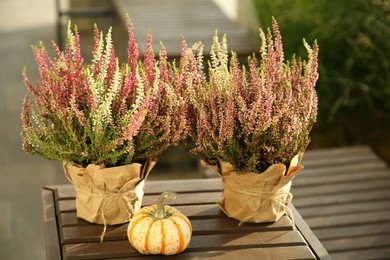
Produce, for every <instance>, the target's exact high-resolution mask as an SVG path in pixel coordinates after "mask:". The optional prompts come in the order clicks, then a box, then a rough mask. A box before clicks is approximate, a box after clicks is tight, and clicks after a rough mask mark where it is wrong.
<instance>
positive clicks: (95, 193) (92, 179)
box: [63, 159, 157, 225]
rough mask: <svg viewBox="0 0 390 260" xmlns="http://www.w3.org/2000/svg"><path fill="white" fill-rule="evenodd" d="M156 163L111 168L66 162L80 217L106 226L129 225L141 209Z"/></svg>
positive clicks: (151, 161) (149, 161) (64, 164)
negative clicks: (146, 183)
mask: <svg viewBox="0 0 390 260" xmlns="http://www.w3.org/2000/svg"><path fill="white" fill-rule="evenodd" d="M156 161H157V160H156V159H154V160H147V161H146V162H145V164H140V163H132V164H128V165H122V166H117V167H109V168H106V167H105V166H104V165H94V164H90V165H88V166H87V167H86V168H83V167H81V166H80V165H77V164H74V163H68V162H64V163H63V166H64V171H65V175H66V177H67V178H68V180H69V181H70V182H71V183H72V184H73V185H74V187H75V189H76V210H77V217H79V218H82V219H84V220H86V221H89V222H91V223H96V224H104V225H116V224H122V223H126V222H129V221H130V219H131V217H132V216H133V215H134V213H135V212H137V211H138V210H139V209H140V207H141V204H142V198H143V195H144V192H143V187H144V183H145V181H146V178H147V176H148V174H149V172H150V171H151V170H152V168H153V166H154V165H155V163H156Z"/></svg>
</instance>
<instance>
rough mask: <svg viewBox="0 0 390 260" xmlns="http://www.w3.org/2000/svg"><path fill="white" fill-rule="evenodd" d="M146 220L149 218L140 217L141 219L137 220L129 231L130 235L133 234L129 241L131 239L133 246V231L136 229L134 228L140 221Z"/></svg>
mask: <svg viewBox="0 0 390 260" xmlns="http://www.w3.org/2000/svg"><path fill="white" fill-rule="evenodd" d="M145 218H148V216H142V217H140V218H139V219H137V220H136V221H135V222H133V223H132V225H131V228H130V229H129V230H128V232H127V233H128V234H131V235H130V236H129V239H130V243H131V244H133V236H132V234H133V229H134V227H135V226H136V225H137V224H138V223H139V222H140V221H142V220H144V219H145Z"/></svg>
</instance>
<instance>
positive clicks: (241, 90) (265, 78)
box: [187, 20, 318, 172]
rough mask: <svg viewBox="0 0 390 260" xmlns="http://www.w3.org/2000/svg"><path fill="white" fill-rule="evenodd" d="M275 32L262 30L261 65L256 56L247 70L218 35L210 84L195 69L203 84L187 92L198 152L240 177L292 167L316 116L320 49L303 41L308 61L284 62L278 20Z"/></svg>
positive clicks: (193, 86)
mask: <svg viewBox="0 0 390 260" xmlns="http://www.w3.org/2000/svg"><path fill="white" fill-rule="evenodd" d="M272 31H273V34H272V32H271V30H268V33H267V34H265V33H264V32H263V31H262V30H261V29H260V37H261V40H262V45H261V48H260V55H261V60H260V61H258V60H257V59H256V57H255V54H254V55H253V57H249V58H248V66H247V68H246V67H245V66H241V65H240V64H239V62H238V59H237V57H236V54H235V53H232V56H231V59H230V61H229V57H228V49H227V40H226V36H224V37H223V38H222V41H221V42H219V40H218V35H217V33H216V34H215V36H214V39H213V46H212V48H211V53H210V58H211V61H210V62H209V68H208V80H205V77H204V75H202V72H201V71H200V70H196V73H198V74H199V75H198V76H196V77H197V78H202V79H203V80H202V81H203V82H201V83H199V84H191V85H190V86H189V87H188V91H187V92H188V95H189V97H190V100H191V104H192V106H193V109H195V111H196V116H197V120H196V124H195V125H194V127H193V129H192V133H191V136H192V138H193V140H194V142H195V146H196V148H195V150H194V151H195V152H197V153H200V154H201V155H202V156H203V159H205V160H206V161H208V162H209V163H216V162H217V161H218V160H221V161H226V162H230V163H231V164H233V166H234V167H235V169H236V170H237V171H238V172H262V171H264V170H266V168H268V167H269V166H270V165H272V164H274V163H284V164H286V165H288V164H289V163H290V161H291V159H292V158H293V157H294V156H295V155H296V154H298V153H299V152H303V151H304V150H305V149H306V148H307V145H308V143H309V141H310V137H309V133H310V131H311V128H312V126H313V124H314V123H315V121H316V115H317V95H316V91H315V84H316V81H317V78H318V73H317V66H318V62H317V56H318V46H317V44H316V42H315V43H314V44H313V46H312V47H310V46H309V45H308V44H307V43H306V42H305V41H304V45H305V47H306V49H307V51H308V56H309V60H308V61H302V60H301V59H298V60H296V59H295V57H293V58H292V59H291V61H287V62H285V61H284V54H283V45H282V37H281V35H280V32H279V28H278V25H277V23H276V21H275V20H273V24H272ZM273 36H274V37H273ZM191 59H193V58H190V60H191ZM193 77H194V76H193Z"/></svg>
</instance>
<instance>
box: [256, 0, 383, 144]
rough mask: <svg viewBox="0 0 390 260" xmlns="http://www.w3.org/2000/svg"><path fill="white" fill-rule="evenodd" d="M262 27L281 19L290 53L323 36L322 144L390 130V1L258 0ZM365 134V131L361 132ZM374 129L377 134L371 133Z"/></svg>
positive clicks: (318, 131) (317, 135)
mask: <svg viewBox="0 0 390 260" xmlns="http://www.w3.org/2000/svg"><path fill="white" fill-rule="evenodd" d="M254 3H255V6H256V9H257V12H258V17H259V22H260V24H261V26H262V27H266V26H270V21H271V19H270V18H271V16H273V17H275V19H276V20H278V23H279V26H280V31H281V33H282V35H283V42H284V48H285V53H286V56H287V57H288V56H289V55H293V53H292V52H291V50H294V51H297V55H302V53H304V51H305V50H304V49H303V48H302V44H301V39H302V38H305V39H306V40H307V41H309V42H311V41H313V40H314V39H317V40H318V44H319V45H320V46H321V50H320V53H319V73H320V77H319V81H318V84H317V91H318V98H319V114H318V119H317V120H318V123H317V124H316V126H315V127H314V129H313V135H312V136H313V140H314V141H316V142H319V143H320V145H344V144H351V143H362V142H367V141H369V139H370V138H372V137H373V134H374V133H377V132H381V133H382V134H384V133H385V132H384V131H387V130H383V129H386V128H389V126H390V118H389V116H388V113H389V112H390V51H389V50H390V26H389V25H390V2H389V1H384V0H354V1H336V0H330V1H329V0H316V1H304V0H296V1H283V0H274V1H266V0H254ZM363 132H364V134H362V133H363ZM370 133H372V134H370Z"/></svg>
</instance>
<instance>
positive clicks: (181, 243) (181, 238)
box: [169, 218, 184, 254]
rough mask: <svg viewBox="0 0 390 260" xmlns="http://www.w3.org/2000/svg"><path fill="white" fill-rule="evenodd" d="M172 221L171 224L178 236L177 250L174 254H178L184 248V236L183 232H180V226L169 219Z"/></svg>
mask: <svg viewBox="0 0 390 260" xmlns="http://www.w3.org/2000/svg"><path fill="white" fill-rule="evenodd" d="M169 220H171V221H172V223H173V224H174V225H175V227H176V229H177V234H178V235H179V248H178V249H177V251H176V254H178V253H180V252H181V251H182V250H183V248H184V236H183V232H182V231H181V228H180V225H179V224H178V223H177V222H176V221H174V220H173V219H171V218H170V219H169Z"/></svg>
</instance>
